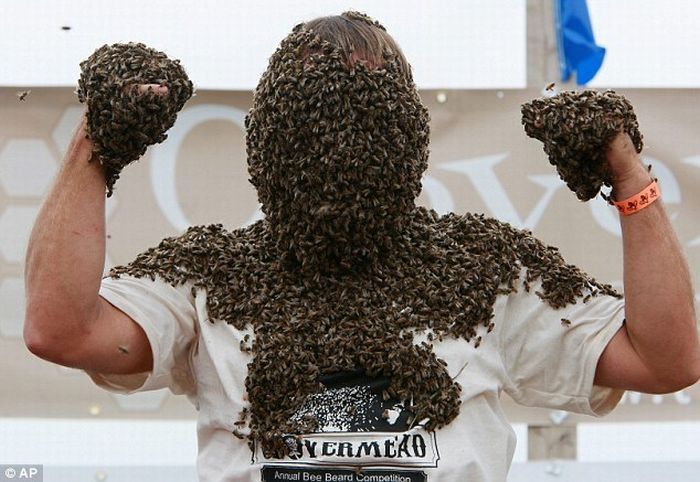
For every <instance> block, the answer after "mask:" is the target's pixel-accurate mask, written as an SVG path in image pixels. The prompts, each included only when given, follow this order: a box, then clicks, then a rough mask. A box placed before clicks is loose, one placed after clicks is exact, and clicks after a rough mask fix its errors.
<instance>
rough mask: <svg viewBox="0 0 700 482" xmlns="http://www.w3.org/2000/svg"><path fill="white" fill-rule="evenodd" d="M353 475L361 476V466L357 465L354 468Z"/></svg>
mask: <svg viewBox="0 0 700 482" xmlns="http://www.w3.org/2000/svg"><path fill="white" fill-rule="evenodd" d="M355 475H356V476H358V477H359V476H360V475H362V467H361V466H359V465H358V466H357V467H355Z"/></svg>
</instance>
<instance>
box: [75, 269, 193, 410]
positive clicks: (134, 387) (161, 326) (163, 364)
mask: <svg viewBox="0 0 700 482" xmlns="http://www.w3.org/2000/svg"><path fill="white" fill-rule="evenodd" d="M191 288H192V285H191V283H185V284H182V285H178V286H172V285H170V284H169V283H167V282H165V281H164V280H162V279H160V278H156V279H155V280H151V279H150V278H135V277H131V276H122V277H120V278H118V279H115V278H104V279H103V280H102V285H101V287H100V292H99V294H100V296H101V297H102V298H104V299H105V300H107V301H108V302H109V303H110V304H112V305H113V306H115V307H116V308H118V309H120V310H121V311H123V312H124V313H126V314H127V315H129V316H130V317H131V319H133V320H134V321H135V322H136V323H137V324H138V325H139V326H141V328H142V329H143V331H144V332H145V333H146V336H147V338H148V341H149V343H150V345H151V351H152V352H153V369H152V370H151V371H149V372H143V373H136V374H130V375H118V374H104V373H97V372H93V371H90V370H85V372H86V373H87V374H88V376H89V377H90V378H91V379H92V380H93V382H95V383H96V384H97V385H98V386H100V387H101V388H104V389H105V390H108V391H111V392H115V393H121V394H130V393H135V392H145V391H149V390H158V389H161V388H169V389H170V391H172V392H173V393H174V394H176V395H180V394H185V395H188V396H192V395H194V394H195V392H196V385H195V382H194V375H193V370H192V357H193V355H194V353H195V351H196V349H197V335H198V327H197V315H196V309H195V302H194V297H193V296H192V294H191Z"/></svg>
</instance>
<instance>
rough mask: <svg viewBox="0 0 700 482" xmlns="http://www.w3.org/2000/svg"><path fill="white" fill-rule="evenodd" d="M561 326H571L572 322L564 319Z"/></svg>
mask: <svg viewBox="0 0 700 482" xmlns="http://www.w3.org/2000/svg"><path fill="white" fill-rule="evenodd" d="M561 324H562V326H571V320H569V319H567V318H562V319H561Z"/></svg>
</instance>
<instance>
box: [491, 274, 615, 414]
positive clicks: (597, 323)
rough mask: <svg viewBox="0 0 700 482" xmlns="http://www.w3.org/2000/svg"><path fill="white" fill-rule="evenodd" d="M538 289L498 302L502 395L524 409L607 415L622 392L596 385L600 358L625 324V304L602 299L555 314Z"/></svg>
mask: <svg viewBox="0 0 700 482" xmlns="http://www.w3.org/2000/svg"><path fill="white" fill-rule="evenodd" d="M539 290H541V284H539V283H537V284H534V283H533V286H531V288H530V291H529V292H526V291H525V290H524V288H522V287H521V288H520V290H519V291H518V292H516V293H511V294H510V295H508V296H503V297H500V298H499V300H498V301H497V304H499V305H500V306H499V308H500V310H499V311H500V312H501V314H502V316H501V317H500V320H499V321H500V323H501V324H502V327H501V329H500V330H499V331H500V334H501V339H500V346H501V353H502V358H503V363H504V368H505V373H506V379H507V380H506V383H505V386H504V391H505V392H506V393H508V394H509V395H510V396H511V397H512V398H513V399H514V400H515V401H516V402H517V403H520V404H522V405H527V406H536V407H544V408H552V409H560V410H567V411H570V412H576V413H582V414H586V415H593V416H596V417H600V416H603V415H606V414H608V413H609V412H611V411H612V410H613V409H614V408H615V406H616V405H617V403H618V402H619V401H620V399H621V398H622V395H623V394H624V390H621V389H612V388H607V387H601V386H597V385H594V384H593V380H594V377H595V372H596V368H597V365H598V360H599V358H600V355H601V354H602V352H603V350H604V349H605V347H606V346H607V344H608V343H609V342H610V340H611V339H612V338H613V336H614V335H615V334H616V333H617V331H618V330H619V329H620V328H621V327H622V325H623V322H624V302H623V301H622V300H620V299H617V298H615V297H613V296H609V295H598V296H593V297H591V298H590V300H588V301H587V302H585V303H584V302H583V300H582V299H578V300H577V302H576V303H575V304H570V305H567V306H566V307H564V308H561V309H554V308H552V307H551V306H550V305H549V304H547V303H546V302H545V301H543V300H542V299H540V298H539V297H538V296H537V295H536V294H535V292H536V291H539ZM562 319H564V320H566V321H562ZM569 322H570V324H569Z"/></svg>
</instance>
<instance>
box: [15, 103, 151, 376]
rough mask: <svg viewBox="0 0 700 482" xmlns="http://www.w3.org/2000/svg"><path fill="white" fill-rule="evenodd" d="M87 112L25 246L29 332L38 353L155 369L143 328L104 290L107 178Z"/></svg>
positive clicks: (102, 366) (108, 369)
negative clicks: (90, 133)
mask: <svg viewBox="0 0 700 482" xmlns="http://www.w3.org/2000/svg"><path fill="white" fill-rule="evenodd" d="M85 125H86V122H85V116H83V119H82V121H81V123H80V124H79V125H78V127H77V128H76V130H75V132H74V135H73V139H72V140H71V143H70V146H69V148H68V151H67V152H66V154H65V157H64V159H63V162H62V166H61V169H60V171H59V174H58V176H57V179H56V180H55V182H54V184H53V186H52V188H51V191H50V193H49V195H48V196H47V198H46V199H45V201H44V204H43V205H42V207H41V210H40V212H39V215H38V217H37V219H36V222H35V224H34V228H33V230H32V234H31V237H30V240H29V246H28V249H27V257H26V266H25V285H26V293H27V309H26V318H25V325H24V339H25V343H26V345H27V347H28V348H29V350H30V351H31V352H32V353H34V354H36V355H37V356H39V357H41V358H44V359H46V360H49V361H52V362H54V363H58V364H61V365H66V366H72V367H76V368H83V369H90V370H94V371H99V372H103V373H136V372H142V371H147V370H150V369H151V367H152V363H153V360H152V352H151V349H150V345H149V343H148V339H147V338H146V335H145V333H144V332H143V330H142V329H141V327H140V326H138V325H137V324H136V323H135V322H134V321H133V320H132V319H131V318H130V317H128V316H127V315H126V314H124V313H123V312H121V311H120V310H118V309H117V308H115V307H113V306H112V305H110V304H109V303H108V302H107V301H105V300H104V299H102V298H101V297H100V296H99V295H98V292H99V288H100V283H101V279H102V272H103V268H104V262H105V179H104V174H103V172H102V168H101V166H100V164H99V162H98V161H97V160H96V159H93V160H92V162H88V161H89V159H90V157H91V156H92V143H91V142H90V141H89V140H88V139H86V131H85Z"/></svg>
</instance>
